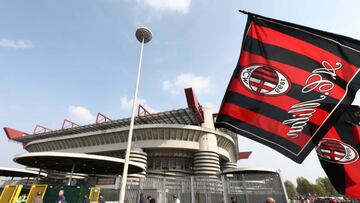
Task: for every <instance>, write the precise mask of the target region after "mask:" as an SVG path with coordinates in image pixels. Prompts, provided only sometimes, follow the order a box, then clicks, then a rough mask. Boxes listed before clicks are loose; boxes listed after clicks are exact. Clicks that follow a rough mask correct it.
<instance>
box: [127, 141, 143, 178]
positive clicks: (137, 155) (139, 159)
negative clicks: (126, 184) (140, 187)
mask: <svg viewBox="0 0 360 203" xmlns="http://www.w3.org/2000/svg"><path fill="white" fill-rule="evenodd" d="M130 161H133V162H136V163H139V164H141V165H142V166H144V167H145V171H143V172H141V173H138V174H129V175H128V177H129V178H130V179H131V178H144V177H145V175H146V168H147V154H146V153H145V152H144V151H143V150H142V149H141V148H137V147H135V148H133V149H131V151H130Z"/></svg>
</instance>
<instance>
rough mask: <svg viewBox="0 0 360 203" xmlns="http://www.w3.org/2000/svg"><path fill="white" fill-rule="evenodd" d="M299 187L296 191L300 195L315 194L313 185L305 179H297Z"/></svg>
mask: <svg viewBox="0 0 360 203" xmlns="http://www.w3.org/2000/svg"><path fill="white" fill-rule="evenodd" d="M296 183H297V187H296V191H297V192H298V193H299V194H300V195H303V196H305V195H306V194H308V193H311V194H312V192H313V185H312V184H311V183H310V182H309V181H308V180H307V179H306V178H304V177H298V178H297V179H296Z"/></svg>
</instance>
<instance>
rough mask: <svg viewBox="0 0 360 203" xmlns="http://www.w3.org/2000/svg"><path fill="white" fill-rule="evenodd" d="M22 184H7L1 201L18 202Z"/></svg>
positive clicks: (3, 202)
mask: <svg viewBox="0 0 360 203" xmlns="http://www.w3.org/2000/svg"><path fill="white" fill-rule="evenodd" d="M22 187H23V186H22V185H5V187H4V189H3V191H2V193H1V196H0V202H1V203H16V200H17V199H18V198H19V195H20V192H21V189H22Z"/></svg>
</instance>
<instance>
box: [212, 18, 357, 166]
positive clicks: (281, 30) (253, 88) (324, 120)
mask: <svg viewBox="0 0 360 203" xmlns="http://www.w3.org/2000/svg"><path fill="white" fill-rule="evenodd" d="M358 67H360V41H357V40H354V39H351V38H348V37H344V36H340V35H336V34H332V33H328V32H324V31H320V30H316V29H312V28H308V27H304V26H300V25H296V24H292V23H288V22H283V21H279V20H274V19H270V18H266V17H262V16H258V15H255V14H249V15H248V21H247V25H246V28H245V34H244V39H243V44H242V49H241V53H240V58H239V61H238V64H237V67H236V69H235V71H234V73H233V75H232V78H231V81H230V84H229V86H228V88H227V91H226V93H225V96H224V99H223V102H222V105H221V108H220V111H219V115H218V117H217V120H216V125H217V127H223V128H228V129H230V130H232V131H234V132H237V133H238V134H240V135H243V136H245V137H248V138H250V139H253V140H255V141H258V142H261V143H263V144H265V145H267V146H269V147H271V148H273V149H275V150H277V151H279V152H281V153H282V154H284V155H286V156H287V157H289V158H291V159H292V160H294V161H296V162H298V163H301V162H302V161H303V160H304V159H305V157H306V156H307V155H308V154H309V153H310V151H311V150H312V149H313V148H314V146H315V145H316V144H317V143H318V141H319V140H320V139H321V138H322V137H323V136H324V135H325V133H326V132H327V131H328V130H329V128H330V127H331V126H332V124H333V123H335V121H336V119H337V118H338V116H339V114H340V113H341V112H342V111H343V109H341V107H340V106H339V105H340V104H351V102H352V100H353V99H354V96H355V93H356V91H357V90H358V88H359V83H360V75H359V74H358V73H359V68H358ZM325 103H326V104H327V105H323V104H325Z"/></svg>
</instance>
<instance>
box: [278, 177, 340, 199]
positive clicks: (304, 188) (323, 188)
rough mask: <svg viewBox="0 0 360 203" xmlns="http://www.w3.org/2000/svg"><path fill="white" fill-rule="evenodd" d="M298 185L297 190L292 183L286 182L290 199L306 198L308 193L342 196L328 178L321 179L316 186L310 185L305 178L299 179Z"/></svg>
mask: <svg viewBox="0 0 360 203" xmlns="http://www.w3.org/2000/svg"><path fill="white" fill-rule="evenodd" d="M296 183H297V187H296V189H295V185H294V184H293V183H292V182H291V181H288V180H287V181H285V182H284V185H285V189H286V192H287V194H288V197H289V198H290V197H294V196H298V195H301V196H306V195H307V194H308V193H310V194H312V195H316V196H340V194H339V193H338V192H337V191H336V190H335V188H334V186H333V185H332V184H331V182H330V180H329V178H327V177H319V178H318V179H316V183H315V184H312V183H310V182H309V181H308V180H307V179H306V178H304V177H298V178H297V179H296Z"/></svg>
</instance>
